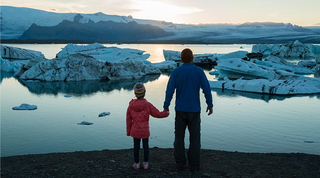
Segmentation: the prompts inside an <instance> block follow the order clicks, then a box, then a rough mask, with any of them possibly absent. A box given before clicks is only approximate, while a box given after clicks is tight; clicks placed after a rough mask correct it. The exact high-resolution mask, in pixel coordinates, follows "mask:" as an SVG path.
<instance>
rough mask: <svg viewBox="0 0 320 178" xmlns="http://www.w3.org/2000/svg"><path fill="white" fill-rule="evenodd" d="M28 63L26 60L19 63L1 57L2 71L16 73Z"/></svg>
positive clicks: (0, 65)
mask: <svg viewBox="0 0 320 178" xmlns="http://www.w3.org/2000/svg"><path fill="white" fill-rule="evenodd" d="M27 62H28V61H26V60H18V61H9V60H7V59H3V58H2V57H0V63H1V64H0V69H1V70H2V71H5V72H10V73H14V72H16V71H18V70H19V68H20V67H21V66H22V65H24V64H26V63H27Z"/></svg>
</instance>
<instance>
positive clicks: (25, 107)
mask: <svg viewBox="0 0 320 178" xmlns="http://www.w3.org/2000/svg"><path fill="white" fill-rule="evenodd" d="M12 109H13V110H35V109H37V106H36V105H30V104H26V103H23V104H21V105H20V106H15V107H13V108H12Z"/></svg>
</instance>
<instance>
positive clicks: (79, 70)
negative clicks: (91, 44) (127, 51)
mask: <svg viewBox="0 0 320 178" xmlns="http://www.w3.org/2000/svg"><path fill="white" fill-rule="evenodd" d="M152 74H161V71H160V70H159V69H158V68H155V67H153V66H151V65H148V64H145V63H144V62H143V61H141V60H133V59H127V60H117V61H110V62H108V61H106V62H103V61H101V60H98V59H96V58H94V57H92V56H88V55H84V54H81V53H76V54H72V55H67V56H64V57H61V58H55V59H52V60H46V61H40V62H38V63H36V65H34V66H33V67H31V68H30V69H28V70H27V71H25V72H24V73H23V74H22V75H21V76H20V79H23V80H41V81H84V80H121V79H137V78H141V77H142V76H145V75H152Z"/></svg>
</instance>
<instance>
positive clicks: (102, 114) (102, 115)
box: [98, 112, 110, 117]
mask: <svg viewBox="0 0 320 178" xmlns="http://www.w3.org/2000/svg"><path fill="white" fill-rule="evenodd" d="M109 115H110V112H102V113H100V114H99V115H98V117H105V116H109Z"/></svg>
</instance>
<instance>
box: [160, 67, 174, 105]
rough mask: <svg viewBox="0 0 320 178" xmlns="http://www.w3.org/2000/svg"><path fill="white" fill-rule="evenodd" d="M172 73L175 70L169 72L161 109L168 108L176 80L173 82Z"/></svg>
mask: <svg viewBox="0 0 320 178" xmlns="http://www.w3.org/2000/svg"><path fill="white" fill-rule="evenodd" d="M174 75H175V70H174V71H173V72H172V73H171V76H170V78H169V81H168V84H167V90H166V98H165V101H164V103H163V109H166V110H168V109H169V106H170V102H171V100H172V96H173V93H174V90H175V89H176V85H175V83H176V82H175V77H174Z"/></svg>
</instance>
